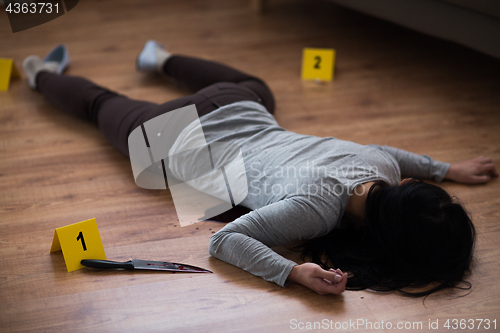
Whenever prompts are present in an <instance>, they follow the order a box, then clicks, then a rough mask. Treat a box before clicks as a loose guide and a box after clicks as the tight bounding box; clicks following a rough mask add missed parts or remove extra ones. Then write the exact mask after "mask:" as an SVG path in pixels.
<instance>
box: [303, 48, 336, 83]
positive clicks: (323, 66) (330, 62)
mask: <svg viewBox="0 0 500 333" xmlns="http://www.w3.org/2000/svg"><path fill="white" fill-rule="evenodd" d="M334 68H335V50H334V49H312V48H304V50H303V52H302V75H301V77H302V80H321V81H331V80H333V69H334Z"/></svg>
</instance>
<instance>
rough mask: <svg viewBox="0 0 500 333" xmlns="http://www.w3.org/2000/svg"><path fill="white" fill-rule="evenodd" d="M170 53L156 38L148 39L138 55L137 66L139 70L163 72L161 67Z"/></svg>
mask: <svg viewBox="0 0 500 333" xmlns="http://www.w3.org/2000/svg"><path fill="white" fill-rule="evenodd" d="M169 56H170V54H169V53H168V52H167V51H166V50H165V49H164V48H163V46H161V45H160V44H158V43H157V42H156V41H154V40H148V41H147V42H146V44H144V47H143V48H142V51H141V53H139V55H138V56H137V60H136V63H135V64H136V68H137V70H138V71H139V72H158V71H160V72H161V67H162V66H163V63H164V62H165V60H166V59H167V58H168V57H169Z"/></svg>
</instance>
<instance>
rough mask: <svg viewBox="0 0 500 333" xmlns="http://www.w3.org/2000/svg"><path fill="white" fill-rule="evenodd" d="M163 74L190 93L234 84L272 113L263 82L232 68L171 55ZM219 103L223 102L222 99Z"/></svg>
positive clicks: (271, 101)
mask: <svg viewBox="0 0 500 333" xmlns="http://www.w3.org/2000/svg"><path fill="white" fill-rule="evenodd" d="M163 73H164V74H166V75H167V76H170V77H173V78H174V79H176V80H177V81H179V82H181V83H182V84H184V85H185V86H186V87H187V88H188V89H190V90H191V91H199V90H200V89H203V88H206V87H208V86H210V85H212V84H215V83H219V82H231V83H236V84H238V86H240V87H241V88H247V89H250V90H251V91H253V92H254V93H255V94H256V95H257V96H258V97H259V99H260V101H259V102H260V103H261V104H262V105H264V106H265V107H266V109H267V110H268V111H269V112H270V113H274V97H273V94H272V92H271V90H270V89H269V88H268V87H267V85H266V84H265V83H264V81H262V80H261V79H259V78H257V77H254V76H250V75H248V74H246V73H243V72H241V71H239V70H237V69H234V68H232V67H229V66H226V65H223V64H219V63H217V62H213V61H207V60H203V59H197V58H192V57H186V56H176V55H173V56H171V57H170V58H168V60H167V61H166V62H165V64H164V65H163ZM228 97H229V96H228ZM228 101H230V102H229V103H222V104H224V105H225V104H230V103H233V102H232V99H231V97H229V98H228ZM221 102H224V99H222V100H221Z"/></svg>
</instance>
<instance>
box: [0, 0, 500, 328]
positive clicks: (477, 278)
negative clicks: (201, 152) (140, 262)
mask: <svg viewBox="0 0 500 333" xmlns="http://www.w3.org/2000/svg"><path fill="white" fill-rule="evenodd" d="M148 39H156V40H158V41H160V42H162V43H164V44H166V45H167V46H169V48H170V50H171V51H172V52H178V53H184V54H188V55H195V56H199V57H203V58H206V59H212V60H217V61H221V62H225V63H228V64H230V65H233V66H235V67H238V68H240V69H242V70H245V71H247V72H250V73H253V74H255V75H257V76H260V77H262V78H264V79H265V80H266V81H267V82H268V83H269V86H270V87H271V88H272V89H273V91H274V92H275V95H276V100H277V110H276V118H277V119H278V121H279V122H280V124H281V125H282V126H283V127H285V128H286V129H289V130H292V131H296V132H299V133H304V134H312V135H318V136H335V137H338V138H341V139H346V140H352V141H355V142H359V143H362V144H368V143H378V144H387V145H392V146H397V147H399V148H403V149H407V150H411V151H414V152H416V153H421V154H429V155H431V156H433V157H435V158H436V159H439V160H443V161H448V162H458V161H460V160H463V159H468V158H472V157H475V156H477V155H486V156H491V157H492V158H493V159H494V160H495V161H496V163H497V165H499V166H500V145H499V142H500V93H499V92H500V61H499V60H495V59H492V58H489V57H487V56H484V55H482V54H479V53H476V52H474V51H471V50H468V49H465V48H463V47H460V46H457V45H454V44H450V43H447V42H443V41H440V40H436V39H433V38H431V37H427V36H424V35H420V34H418V33H415V32H412V31H409V30H406V29H403V28H400V27H397V26H394V25H391V24H389V23H385V22H382V21H378V20H375V19H372V18H369V17H366V16H364V15H361V14H358V13H355V12H352V11H349V10H346V9H342V8H341V7H337V6H335V5H333V4H330V3H328V2H323V1H306V0H300V1H299V0H286V1H283V0H281V1H278V0H276V1H271V2H270V3H269V4H268V7H267V11H265V12H264V13H263V14H257V13H256V12H254V11H252V9H251V7H250V4H249V1H246V0H238V1H234V0H212V1H208V0H207V1H202V0H199V1H187V0H170V1H160V0H155V1H153V0H148V1H141V2H139V1H134V0H121V1H91V0H87V1H80V3H79V4H78V5H77V6H76V7H75V8H74V9H73V10H72V11H71V12H69V13H68V14H66V15H63V16H62V17H60V18H58V19H56V20H54V21H51V22H49V23H46V24H44V25H41V26H38V27H35V28H32V29H29V30H26V31H23V32H18V33H15V34H13V33H12V32H11V30H10V27H9V25H8V20H7V16H6V13H5V12H3V11H2V12H1V13H0V57H10V58H14V59H15V63H16V65H17V67H18V69H20V67H21V63H22V60H23V59H24V58H25V57H26V56H28V55H30V54H38V55H44V54H45V53H46V52H48V51H49V50H50V49H51V48H52V47H53V46H55V45H56V44H58V43H61V42H63V43H66V45H67V46H68V48H69V50H70V52H71V59H72V65H71V68H70V70H69V73H70V74H74V75H82V76H85V77H88V78H90V79H91V80H93V81H95V82H97V83H98V84H101V85H104V86H107V87H109V88H111V89H113V90H116V91H118V92H120V93H123V94H126V95H128V96H130V97H132V98H137V99H144V100H149V101H153V102H158V103H161V102H164V101H166V100H169V99H172V98H176V97H179V96H183V95H184V94H186V91H184V90H182V89H180V88H178V87H176V86H174V85H173V84H171V83H168V82H166V81H164V80H163V78H161V77H155V76H148V75H144V74H141V73H138V72H136V71H135V68H134V60H135V57H136V55H137V53H138V52H139V50H140V49H141V48H142V46H143V44H144V42H145V41H146V40H148ZM304 47H327V48H335V49H336V50H337V66H336V70H335V81H334V82H333V83H331V84H321V85H318V84H314V83H303V82H301V81H300V79H299V73H300V63H301V52H302V48H304ZM443 186H444V187H446V188H447V189H448V190H449V191H450V192H451V193H453V194H454V195H456V196H458V197H459V198H460V199H461V200H462V201H463V202H464V203H465V205H466V206H467V208H468V210H469V211H470V213H471V214H472V216H473V219H474V221H475V224H476V227H477V230H478V233H479V236H478V244H477V251H476V258H477V264H476V269H475V271H474V274H473V276H472V277H471V279H470V281H471V283H472V286H473V290H472V292H471V293H470V294H469V295H468V296H466V297H458V296H460V295H463V293H453V294H451V295H447V294H439V295H433V296H431V297H428V298H427V299H426V301H425V303H423V302H422V299H409V298H405V297H402V296H399V295H396V294H378V293H372V292H367V291H362V292H353V291H350V292H349V291H348V292H345V293H344V294H343V295H341V296H318V295H316V294H314V293H313V292H311V291H309V290H307V289H305V288H303V287H301V286H299V285H294V284H292V285H290V286H289V287H288V288H284V289H283V288H281V287H278V286H277V285H274V284H272V283H268V282H266V281H264V280H262V279H260V278H257V277H254V276H252V275H251V274H249V273H246V272H244V271H242V270H240V269H238V268H235V267H233V266H231V265H229V264H226V263H224V262H221V261H219V260H217V259H214V258H210V256H209V255H208V251H207V245H208V240H209V238H210V236H211V235H212V234H213V233H214V232H215V231H217V230H219V229H220V228H221V227H222V226H223V225H222V224H220V223H215V222H211V223H209V222H205V223H198V224H195V225H193V226H189V227H185V228H181V227H180V226H179V224H178V221H177V219H176V214H175V210H174V206H173V203H172V199H171V196H170V194H169V193H168V192H167V191H150V190H143V189H140V188H138V187H137V186H136V185H135V183H134V180H133V177H132V173H131V168H130V162H129V160H128V159H127V158H126V157H124V156H122V155H120V153H118V152H117V151H115V150H114V149H113V148H111V147H110V146H109V145H108V144H107V143H106V141H105V140H104V139H103V137H102V136H101V134H100V133H99V131H98V130H97V129H95V128H93V127H92V126H91V125H89V124H87V123H84V122H82V121H80V120H77V119H73V118H71V117H69V116H67V115H65V114H62V113H61V112H59V111H58V110H57V109H55V108H54V107H52V106H50V105H49V104H48V103H47V102H46V101H45V100H44V98H43V97H42V96H41V95H39V94H37V93H36V92H34V91H32V90H30V89H29V88H28V86H27V81H26V78H25V77H24V75H23V78H22V79H21V80H19V79H18V80H15V81H13V82H12V84H11V87H10V90H9V91H8V92H0V331H1V332H51V331H57V332H72V331H76V332H79V331H82V332H156V331H158V332H167V331H175V332H288V331H307V329H306V328H307V327H308V326H307V325H308V323H309V324H311V325H314V322H320V323H322V324H328V325H330V321H331V325H332V326H333V327H331V328H333V329H331V331H335V323H337V325H342V324H343V325H344V328H346V327H347V325H348V324H349V323H351V324H350V325H349V326H348V327H347V329H346V330H345V331H352V332H364V331H369V332H391V331H392V332H395V331H400V332H403V331H408V332H410V331H413V332H414V331H429V323H433V325H436V322H437V324H438V328H439V329H437V330H432V331H435V332H458V331H461V332H490V331H491V332H493V331H495V330H494V329H493V326H492V327H491V328H490V329H489V330H486V329H484V324H483V326H482V327H481V329H478V328H477V325H478V323H479V321H476V322H475V326H474V327H475V328H474V329H470V328H466V329H460V328H458V329H455V330H453V329H447V328H446V327H444V325H445V323H446V321H447V320H448V319H449V320H450V323H449V324H450V325H452V324H453V322H452V321H451V320H453V319H458V320H460V319H463V320H470V319H472V320H476V319H489V320H496V321H497V322H496V325H497V329H496V330H497V331H499V330H500V328H499V326H500V287H499V282H500V279H499V276H500V265H499V263H500V259H499V258H500V180H499V179H494V180H493V181H491V182H490V183H489V184H487V185H480V186H463V185H457V184H454V183H450V182H445V183H443ZM93 217H95V218H96V220H97V224H98V226H99V230H100V235H101V238H102V243H103V245H104V248H105V251H106V255H107V257H108V259H112V260H128V259H130V258H145V259H157V260H171V261H178V262H187V263H191V264H194V265H198V266H202V267H206V268H208V269H210V270H212V271H213V272H214V273H215V274H211V275H192V274H186V275H181V274H159V273H145V272H102V271H97V270H91V269H81V270H77V271H74V272H71V273H68V272H66V268H65V264H64V260H63V257H62V255H61V253H60V252H58V253H53V254H49V250H50V246H51V242H52V237H53V233H54V229H55V228H57V227H61V226H65V225H68V224H71V223H75V222H79V221H83V220H86V219H89V218H93ZM279 251H282V253H284V254H285V255H286V256H288V257H290V258H295V257H296V256H297V254H295V253H293V252H291V251H288V250H285V249H280V250H279ZM363 321H364V322H363ZM367 321H368V322H370V323H366V322H367ZM382 321H383V323H384V324H383V325H382ZM387 322H390V323H391V324H392V328H393V329H392V330H391V329H388V328H387V326H388V325H387ZM353 323H356V324H358V325H357V326H355V325H353ZM398 323H400V324H399V325H400V326H401V325H403V326H402V327H403V329H400V330H397V329H396V325H397V324H398ZM418 323H421V325H422V326H421V328H422V329H420V330H418V329H417V328H419V327H418V326H413V325H418ZM316 325H318V324H316ZM370 325H371V326H370ZM405 325H406V326H405ZM467 325H471V324H470V321H467ZM492 325H493V324H492ZM412 326H413V327H414V328H413V329H406V330H405V329H404V327H406V328H409V327H412ZM302 327H303V328H304V329H300V328H302ZM370 327H371V328H370ZM467 327H470V326H467ZM316 328H317V327H316ZM322 328H326V327H325V326H322ZM328 328H330V327H328ZM313 330H314V329H311V331H313ZM318 330H319V329H316V331H318ZM336 331H339V330H336Z"/></svg>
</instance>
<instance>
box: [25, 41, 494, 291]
mask: <svg viewBox="0 0 500 333" xmlns="http://www.w3.org/2000/svg"><path fill="white" fill-rule="evenodd" d="M68 64H69V56H68V53H67V50H66V48H65V47H64V46H62V45H61V46H58V47H56V48H55V49H54V50H53V51H52V52H51V53H49V54H48V55H47V56H46V57H45V58H44V59H40V58H38V57H36V56H30V57H28V58H26V59H25V61H24V63H23V67H24V70H25V72H26V74H27V76H28V79H29V85H30V86H31V87H32V88H33V89H36V90H38V91H39V92H41V93H42V94H43V95H45V97H46V98H47V100H49V101H50V102H51V103H52V104H54V105H55V106H57V107H58V108H60V109H62V110H63V111H65V112H67V113H69V114H72V115H76V116H80V117H83V118H85V119H87V120H89V121H91V122H93V123H94V124H96V125H97V126H98V127H99V129H100V130H101V132H102V133H103V134H104V136H105V137H106V139H107V140H108V141H109V142H110V143H111V144H112V145H113V146H114V147H116V148H117V149H118V150H120V151H121V152H122V153H124V154H125V155H127V156H128V142H127V138H128V136H129V134H130V133H131V132H132V131H133V130H134V129H135V128H136V127H138V126H140V125H141V124H143V123H144V122H146V121H148V120H150V119H152V118H155V117H156V116H159V115H161V114H164V113H166V112H169V111H172V110H175V109H178V108H180V107H183V106H186V105H190V104H195V105H196V108H197V112H198V115H199V117H200V121H201V124H202V126H203V131H204V134H205V137H206V142H207V143H208V144H211V143H214V142H221V141H224V142H234V143H235V144H237V145H238V146H239V147H241V150H242V152H243V158H244V163H245V168H246V173H247V177H248V181H249V186H248V189H249V192H248V195H247V196H246V198H245V199H244V200H243V201H242V202H241V205H243V206H245V207H247V208H249V209H251V210H253V211H251V212H250V213H248V214H245V215H243V216H241V217H239V218H238V219H236V220H235V221H234V222H232V223H228V224H227V225H226V226H225V227H224V228H222V229H221V230H220V231H219V232H217V233H216V234H214V235H213V237H212V238H211V240H210V246H209V252H210V254H211V255H212V256H214V257H216V258H219V259H221V260H223V261H226V262H228V263H230V264H233V265H236V266H238V267H240V268H242V269H244V270H246V271H249V272H250V273H252V274H254V275H257V276H260V277H262V278H264V279H266V280H267V281H272V282H275V283H277V284H278V285H280V286H283V287H284V286H286V285H287V284H288V283H289V282H290V281H293V282H298V283H300V284H302V285H304V286H306V287H308V288H310V289H312V290H314V291H316V292H317V293H319V294H340V293H342V292H343V291H344V290H345V289H346V287H347V289H365V288H370V289H374V290H386V291H389V290H398V291H401V292H408V288H412V287H414V288H422V287H426V289H425V290H424V291H421V290H422V289H420V290H419V291H417V292H413V293H412V295H415V296H422V295H428V294H430V293H432V292H435V291H438V290H440V289H443V288H453V287H460V285H461V283H464V282H465V281H464V278H465V277H466V275H467V274H468V273H470V267H471V260H472V254H473V248H474V240H475V230H474V226H473V224H472V222H471V220H470V218H469V216H468V214H467V212H466V211H465V210H464V208H463V207H462V205H461V204H460V203H459V202H457V201H456V200H455V199H453V198H451V197H450V195H448V193H446V192H445V191H444V190H443V189H441V188H440V187H438V186H435V185H432V184H428V183H425V182H422V181H419V180H416V179H413V178H411V179H410V178H406V179H404V180H402V181H401V176H403V177H415V178H418V179H431V180H434V181H436V182H441V181H442V180H443V179H449V180H452V181H456V182H459V183H468V184H474V183H486V182H488V181H489V180H490V177H497V176H498V172H497V170H496V169H495V166H494V164H493V163H492V161H491V159H489V158H486V157H477V158H474V159H472V160H469V161H465V162H462V163H457V164H451V165H450V164H448V163H442V162H438V161H435V160H433V159H431V158H430V157H428V156H420V155H416V154H413V153H410V152H407V151H403V150H399V149H396V148H392V147H387V146H377V145H369V146H363V145H359V144H356V143H353V142H348V141H342V140H339V139H336V138H332V137H329V138H319V137H315V136H307V135H301V134H296V133H292V132H290V131H287V130H285V129H283V128H281V127H280V126H279V125H278V124H277V122H276V120H275V119H274V117H273V116H272V114H273V112H274V98H273V95H272V93H271V91H270V90H269V88H268V87H267V85H266V84H265V83H264V82H263V81H262V80H260V79H259V78H256V77H253V76H250V75H247V74H245V73H242V72H240V71H238V70H235V69H233V68H230V67H227V66H225V65H222V64H218V63H214V62H209V61H205V60H200V59H195V58H191V57H185V56H180V55H171V54H170V53H168V52H167V51H166V50H164V49H163V48H162V47H161V46H160V45H159V44H157V43H156V42H154V41H149V42H147V43H146V45H145V46H144V49H143V50H142V52H141V53H140V54H139V57H138V58H137V68H138V70H140V71H144V72H151V71H157V72H161V73H162V74H164V75H166V76H168V77H171V78H174V79H176V80H177V81H178V82H180V83H182V84H184V85H185V86H187V87H188V88H189V89H191V90H192V91H196V93H194V94H192V95H189V96H185V97H182V98H179V99H175V100H172V101H168V102H166V103H164V104H161V105H158V104H154V103H149V102H143V101H136V100H131V99H128V98H127V97H125V96H122V95H118V94H116V93H114V92H112V91H109V90H107V89H105V88H102V87H99V86H97V85H95V84H93V83H92V82H89V81H87V80H85V79H83V78H78V77H72V76H67V75H61V74H62V72H63V71H64V70H65V69H66V67H67V66H68ZM290 169H293V170H296V171H300V170H302V173H300V174H293V175H292V174H286V173H283V172H281V173H280V172H278V171H279V170H290ZM304 170H305V172H304ZM250 182H251V184H250ZM313 187H314V189H315V191H314V192H313V191H312V190H311V189H312V188H313ZM273 189H281V190H279V191H278V190H273ZM341 221H342V223H341ZM297 240H306V241H307V242H306V245H305V250H304V254H305V255H310V256H311V258H312V261H313V263H303V264H300V265H298V264H297V263H295V262H293V261H290V260H288V259H285V258H283V257H282V256H280V255H278V254H277V253H275V252H274V251H272V250H271V249H270V247H273V246H276V245H281V244H288V243H291V242H294V241H297ZM331 267H335V269H334V268H331ZM344 272H349V278H348V274H347V273H344ZM410 292H411V291H410Z"/></svg>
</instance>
